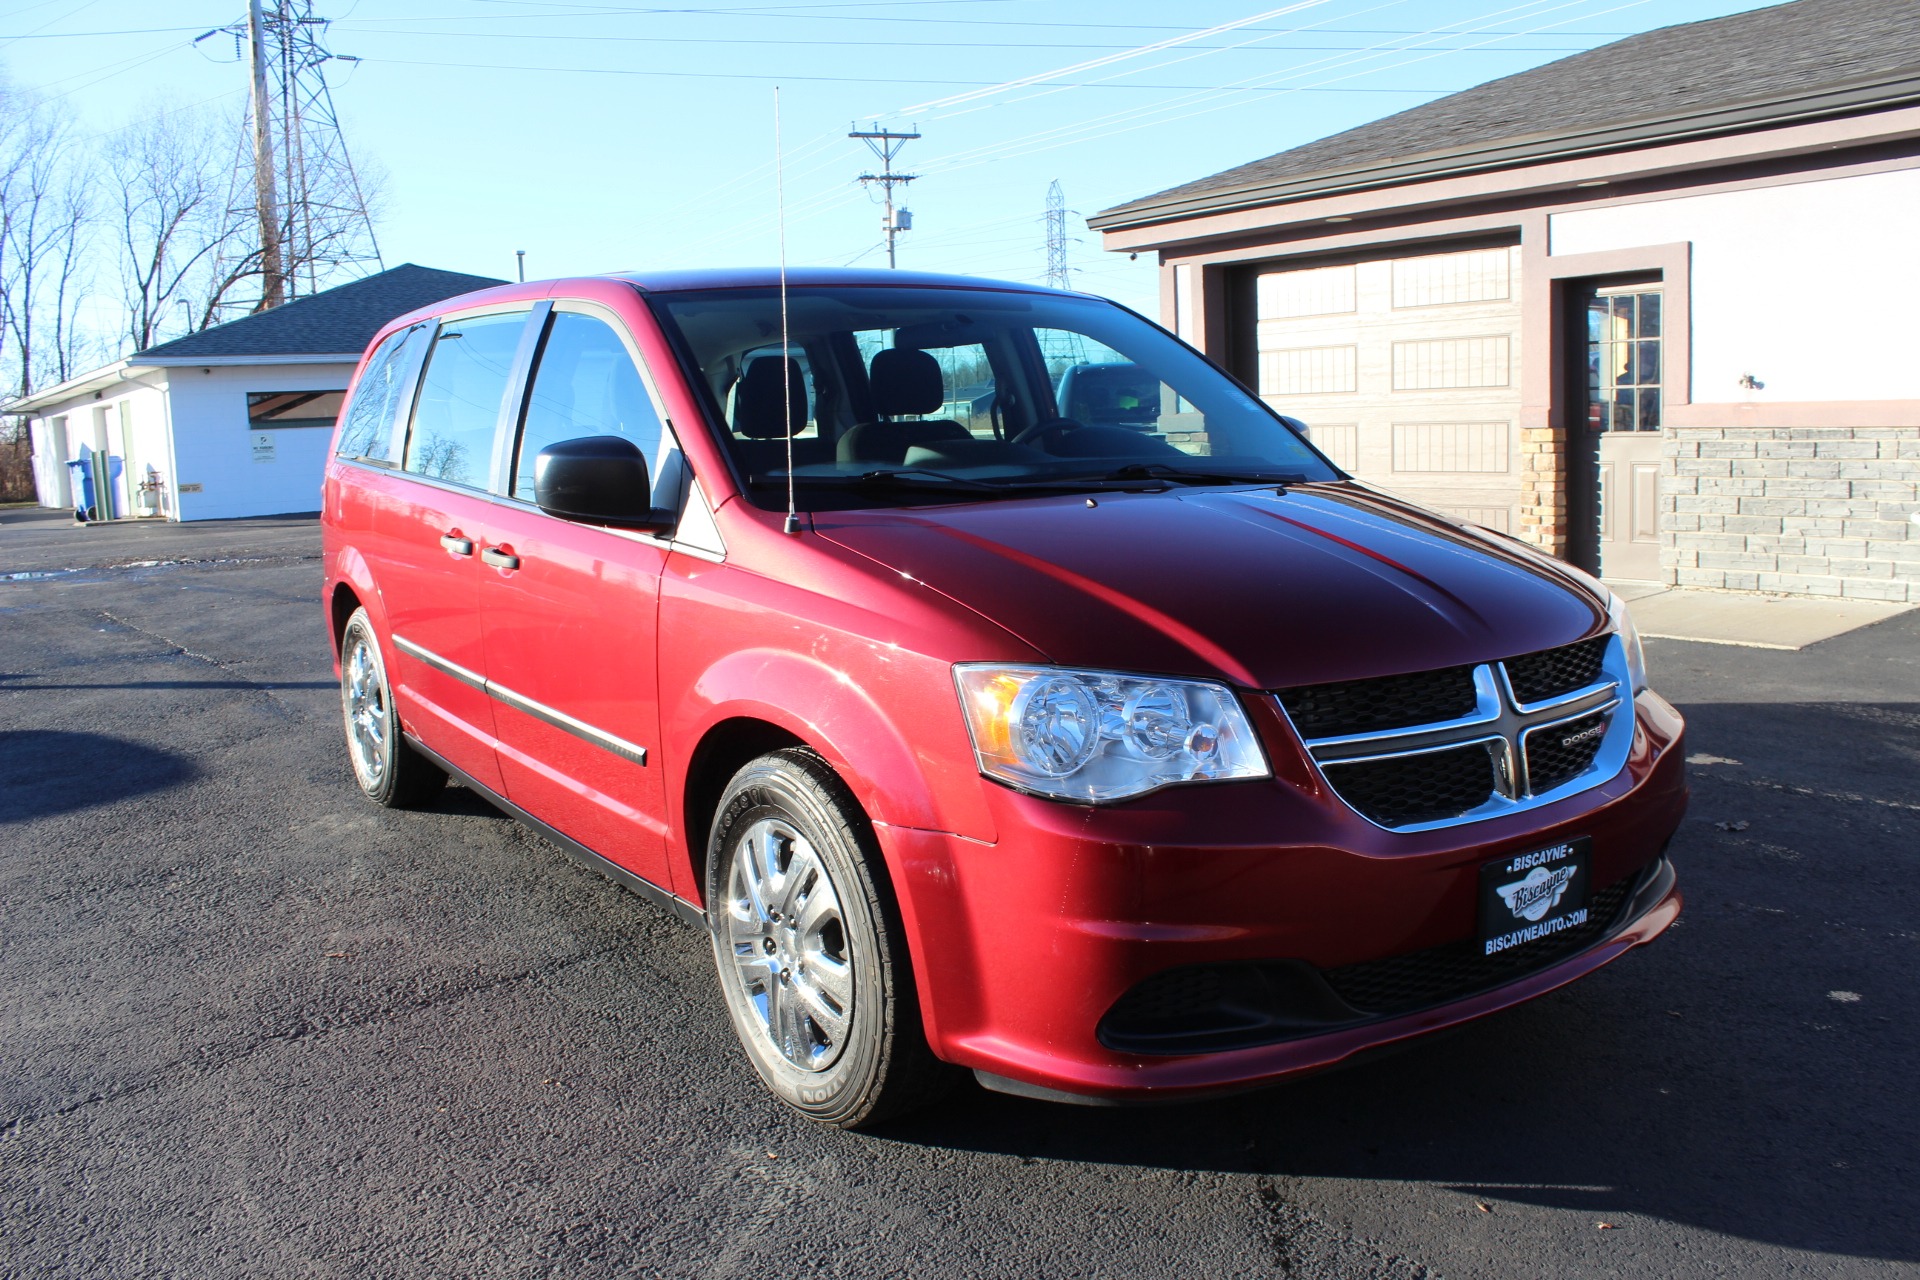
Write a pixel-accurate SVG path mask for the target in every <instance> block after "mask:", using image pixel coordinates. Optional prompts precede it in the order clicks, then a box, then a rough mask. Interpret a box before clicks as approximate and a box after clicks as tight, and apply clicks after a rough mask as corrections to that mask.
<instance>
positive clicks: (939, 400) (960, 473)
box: [651, 285, 1340, 510]
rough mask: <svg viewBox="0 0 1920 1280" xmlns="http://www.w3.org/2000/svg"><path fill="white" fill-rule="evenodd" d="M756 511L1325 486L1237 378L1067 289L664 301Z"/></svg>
mask: <svg viewBox="0 0 1920 1280" xmlns="http://www.w3.org/2000/svg"><path fill="white" fill-rule="evenodd" d="M651 301H652V302H653V305H654V307H655V311H656V314H658V315H659V317H660V320H661V323H662V324H663V325H664V326H665V327H666V328H667V330H668V333H669V336H670V338H671V339H672V340H673V341H674V342H675V344H676V346H677V347H678V348H679V350H680V353H681V357H682V359H683V360H684V361H686V362H687V363H688V364H689V365H690V366H691V368H690V369H689V373H690V375H691V378H692V380H693V381H694V383H695V384H696V385H698V386H700V387H702V388H703V389H704V390H705V392H706V394H707V396H708V397H709V405H708V411H709V414H710V415H711V417H712V418H713V419H714V422H715V424H716V435H717V436H718V437H719V438H720V439H721V440H722V441H723V442H724V443H725V445H726V447H727V449H728V451H729V453H730V454H731V455H732V458H733V462H734V466H735V468H736V470H737V471H738V473H739V475H740V477H741V479H742V481H743V482H744V484H745V485H746V490H747V497H748V499H749V501H751V502H753V503H754V504H755V505H756V506H760V507H764V508H767V509H770V510H778V509H782V508H784V507H785V505H786V501H787V496H786V495H787V487H788V476H789V466H791V475H792V481H793V489H794V492H795V500H796V502H797V504H798V505H799V507H800V508H801V509H802V510H832V509H844V508H848V507H860V506H891V505H904V504H910V503H924V502H929V501H933V502H950V501H955V500H967V501H976V500H979V499H982V498H992V497H1009V496H1021V495H1031V494H1032V493H1033V492H1035V491H1044V490H1062V489H1065V490H1078V489H1088V490H1095V489H1101V488H1138V487H1168V486H1175V485H1202V484H1237V483H1248V484H1252V483H1275V482H1277V483H1286V482H1289V481H1307V480H1332V479H1337V478H1338V477H1339V474H1340V473H1339V472H1338V471H1336V470H1335V469H1334V468H1333V466H1332V465H1331V464H1329V463H1328V462H1327V461H1326V460H1325V459H1324V458H1322V457H1321V456H1320V455H1319V454H1318V453H1317V452H1315V451H1314V450H1313V448H1312V447H1310V446H1309V445H1308V444H1307V443H1306V442H1305V441H1304V440H1303V439H1302V438H1301V437H1300V435H1299V434H1297V433H1296V432H1295V431H1294V430H1292V429H1291V428H1289V427H1288V426H1287V425H1286V424H1285V423H1284V422H1282V421H1281V420H1280V418H1279V417H1278V416H1277V415H1276V414H1275V413H1274V412H1273V411H1272V410H1270V409H1268V408H1267V406H1266V405H1264V404H1262V403H1261V402H1260V401H1259V400H1258V399H1256V398H1255V397H1253V396H1251V395H1249V394H1248V393H1247V392H1246V391H1244V390H1242V389H1241V388H1240V387H1239V386H1238V385H1237V384H1236V383H1235V382H1234V381H1233V380H1232V379H1230V378H1228V377H1226V376H1225V375H1224V374H1222V373H1221V372H1220V371H1219V370H1218V369H1216V368H1214V367H1213V366H1212V365H1210V364H1208V363H1207V362H1206V361H1205V360H1204V359H1202V358H1201V357H1200V356H1198V355H1196V354H1195V353H1194V352H1193V351H1191V350H1189V349H1188V348H1187V347H1185V346H1183V345H1182V344H1181V343H1179V342H1178V341H1176V340H1174V339H1173V338H1172V337H1170V336H1168V335H1167V334H1166V333H1165V332H1163V331H1162V330H1160V329H1158V328H1156V327H1154V326H1153V325H1151V324H1148V323H1147V322H1146V321H1144V320H1142V319H1141V318H1140V317H1138V316H1136V315H1134V314H1133V313H1132V312H1130V311H1127V310H1125V309H1124V308H1122V307H1119V306H1116V305H1114V304H1112V303H1108V302H1102V301H1099V300H1097V299H1092V298H1083V297H1074V296H1071V295H1065V294H1045V293H1021V292H1014V291H1011V290H1006V291H997V290H991V289H968V288H927V287H905V288H896V287H892V286H864V285H843V286H819V285H805V286H792V287H790V288H789V289H788V292H787V325H786V333H787V341H786V343H785V344H784V345H783V344H782V342H781V322H780V293H779V290H778V289H775V288H750V289H715V290H706V291H700V292H686V293H662V294H656V295H653V297H652V298H651Z"/></svg>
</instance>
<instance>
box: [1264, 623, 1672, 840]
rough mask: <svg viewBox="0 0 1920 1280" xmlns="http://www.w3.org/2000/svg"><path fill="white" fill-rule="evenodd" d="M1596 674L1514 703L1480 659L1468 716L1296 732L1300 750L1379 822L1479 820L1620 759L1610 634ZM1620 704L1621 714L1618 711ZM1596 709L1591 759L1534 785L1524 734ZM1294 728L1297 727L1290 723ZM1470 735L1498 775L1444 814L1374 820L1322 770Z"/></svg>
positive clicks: (1619, 679) (1622, 684)
mask: <svg viewBox="0 0 1920 1280" xmlns="http://www.w3.org/2000/svg"><path fill="white" fill-rule="evenodd" d="M1600 675H1601V677H1602V678H1601V679H1599V680H1597V681H1595V682H1594V683H1593V684H1590V685H1588V686H1587V687H1585V688H1583V689H1574V690H1571V691H1569V692H1567V693H1564V694H1560V695H1558V696H1556V697H1553V698H1548V699H1546V700H1544V701H1541V702H1535V703H1521V702H1520V701H1519V700H1518V699H1517V698H1516V697H1515V695H1514V692H1513V685H1512V682H1511V681H1510V680H1509V679H1508V676H1507V671H1506V665H1505V662H1504V661H1502V662H1485V663H1480V664H1478V665H1477V666H1475V667H1474V670H1473V684H1474V694H1475V702H1476V705H1475V708H1474V713H1473V714H1472V715H1471V716H1464V717H1461V718H1459V719H1455V720H1446V721H1440V722H1436V723H1433V724H1420V725H1408V726H1406V727H1404V728H1396V729H1390V730H1383V731H1381V732H1377V733H1361V734H1348V735H1344V736H1339V737H1326V738H1307V737H1304V736H1302V738H1301V741H1302V742H1303V743H1304V744H1305V745H1306V748H1307V753H1308V755H1309V756H1310V757H1311V758H1312V760H1313V762H1314V765H1315V768H1316V770H1317V771H1318V772H1319V773H1320V780H1321V781H1322V782H1323V783H1325V784H1326V786H1327V788H1328V790H1330V791H1331V792H1332V793H1333V794H1334V795H1336V796H1340V799H1341V802H1342V803H1344V804H1346V805H1347V807H1348V808H1350V809H1352V810H1353V811H1354V812H1355V813H1356V814H1359V816H1360V817H1362V818H1365V819H1366V820H1367V821H1368V822H1371V823H1373V825H1375V826H1377V827H1380V828H1382V829H1383V830H1387V831H1398V832H1415V831H1432V830H1437V829H1440V828H1444V827H1456V826H1461V825H1463V824H1465V823H1469V822H1483V821H1485V820H1486V819H1488V818H1498V817H1504V816H1506V815H1507V814H1511V813H1523V812H1525V811H1527V810H1529V809H1536V808H1539V807H1541V806H1542V805H1548V804H1553V803H1556V802H1557V801H1560V800H1564V799H1566V798H1567V797H1569V796H1573V795H1578V794H1579V793H1580V792H1582V791H1586V790H1588V789H1590V788H1592V787H1596V786H1599V785H1600V784H1601V783H1603V782H1605V781H1607V780H1608V779H1609V778H1612V777H1613V776H1614V775H1616V774H1618V773H1619V772H1620V770H1621V769H1623V768H1625V767H1626V762H1627V754H1628V752H1629V750H1630V749H1631V748H1632V745H1633V734H1634V716H1633V704H1632V699H1631V697H1630V696H1625V695H1624V694H1623V692H1622V691H1623V690H1627V689H1629V688H1630V687H1631V686H1630V685H1629V683H1628V673H1627V663H1626V650H1625V647H1624V646H1623V644H1622V642H1621V640H1620V637H1619V636H1618V635H1614V636H1610V637H1609V638H1608V640H1607V646H1606V652H1605V656H1604V657H1603V658H1602V660H1601V664H1600ZM1274 701H1275V703H1276V704H1277V705H1278V706H1279V707H1280V714H1281V715H1282V716H1285V717H1287V723H1288V724H1289V725H1292V724H1293V720H1292V717H1291V716H1289V715H1288V713H1287V709H1286V704H1285V702H1284V700H1283V699H1281V698H1280V697H1279V695H1278V694H1276V695H1274ZM1623 707H1624V708H1625V714H1620V710H1621V708H1623ZM1596 713H1598V714H1603V715H1606V716H1607V717H1608V719H1607V721H1606V725H1607V728H1606V733H1605V735H1604V736H1603V737H1602V739H1601V742H1600V748H1599V750H1598V751H1597V752H1595V754H1594V758H1593V763H1592V764H1591V765H1590V766H1589V767H1588V768H1587V769H1585V770H1584V771H1582V772H1581V773H1579V774H1577V775H1575V776H1574V777H1572V778H1569V779H1567V780H1566V781H1565V782H1562V783H1560V784H1558V785H1556V786H1553V787H1551V788H1549V789H1547V790H1545V791H1540V792H1535V791H1534V790H1533V789H1532V787H1531V786H1530V784H1529V779H1528V776H1527V753H1526V740H1527V738H1528V736H1529V735H1531V734H1533V733H1535V732H1537V731H1540V730H1545V729H1551V728H1555V727H1557V726H1559V725H1563V724H1567V723H1569V722H1571V721H1575V720H1579V719H1581V718H1583V717H1586V716H1591V715H1594V714H1596ZM1295 732H1296V733H1298V729H1297V728H1296V729H1295ZM1476 743H1491V744H1497V745H1496V746H1494V748H1493V751H1494V757H1495V766H1496V767H1495V774H1496V777H1497V779H1498V781H1497V783H1496V787H1495V789H1494V791H1493V792H1492V793H1491V794H1489V795H1488V797H1487V799H1486V801H1485V802H1484V803H1483V804H1480V805H1478V806H1476V807H1474V808H1472V809H1470V810H1467V811H1466V812H1463V813H1460V814H1457V815H1455V816H1453V817H1450V818H1438V819H1434V820H1432V821H1427V822H1415V823H1407V824H1395V825H1389V824H1387V823H1383V822H1379V821H1377V820H1376V819H1374V818H1373V817H1371V816H1370V815H1368V814H1367V813H1366V812H1364V811H1363V810H1361V809H1360V808H1359V807H1358V806H1357V805H1355V804H1353V803H1352V802H1350V801H1348V800H1347V798H1346V797H1345V796H1344V795H1342V794H1341V791H1340V787H1339V786H1338V785H1337V784H1336V783H1335V782H1334V781H1333V779H1331V778H1330V777H1328V776H1327V774H1326V772H1325V769H1326V767H1327V766H1334V765H1354V764H1365V763H1368V762H1370V761H1376V760H1392V759H1395V758H1398V757H1403V756H1408V755H1417V754H1420V753H1423V752H1429V751H1443V750H1447V749H1450V748H1455V747H1463V746H1468V745H1472V744H1476Z"/></svg>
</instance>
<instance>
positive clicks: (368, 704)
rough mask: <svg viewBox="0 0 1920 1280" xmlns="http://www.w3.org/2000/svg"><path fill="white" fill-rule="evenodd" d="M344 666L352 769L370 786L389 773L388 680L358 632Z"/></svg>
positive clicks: (368, 641)
mask: <svg viewBox="0 0 1920 1280" xmlns="http://www.w3.org/2000/svg"><path fill="white" fill-rule="evenodd" d="M340 665H341V673H340V674H341V685H342V688H341V693H342V695H343V696H342V701H343V702H344V703H345V704H346V715H347V747H348V749H349V750H351V751H352V752H353V768H354V771H355V772H356V773H358V774H359V775H360V781H361V783H362V784H363V785H364V786H366V787H368V788H375V787H378V786H379V785H380V780H381V779H382V778H383V777H385V776H386V772H387V763H388V756H389V751H390V747H389V744H388V741H387V699H386V682H385V681H384V680H382V679H381V675H380V665H379V662H378V661H377V660H376V659H375V657H374V655H373V645H372V642H371V641H370V640H368V638H367V637H366V636H365V635H364V634H355V635H354V637H353V643H352V644H351V645H350V646H349V648H348V650H347V656H346V658H345V660H344V661H342V663H341V664H340Z"/></svg>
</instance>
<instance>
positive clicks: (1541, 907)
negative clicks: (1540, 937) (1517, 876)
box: [1494, 867, 1573, 920]
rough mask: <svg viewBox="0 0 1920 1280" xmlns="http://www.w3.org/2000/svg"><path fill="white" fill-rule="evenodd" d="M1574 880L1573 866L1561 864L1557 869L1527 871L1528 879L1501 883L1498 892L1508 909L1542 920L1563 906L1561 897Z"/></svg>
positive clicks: (1537, 868) (1526, 916) (1524, 918)
mask: <svg viewBox="0 0 1920 1280" xmlns="http://www.w3.org/2000/svg"><path fill="white" fill-rule="evenodd" d="M1572 879H1573V868H1572V867H1561V868H1560V869H1558V870H1557V871H1549V870H1547V869H1546V868H1545V867H1535V868H1534V869H1533V870H1531V871H1529V872H1527V875H1526V879H1524V880H1516V881H1514V882H1513V883H1512V884H1508V885H1501V886H1500V887H1499V888H1497V889H1495V890H1494V892H1495V893H1497V894H1499V895H1500V900H1501V901H1502V902H1504V903H1506V904H1507V910H1509V911H1511V912H1513V914H1514V915H1515V916H1516V917H1517V918H1519V919H1521V920H1539V919H1541V918H1543V917H1544V916H1545V915H1546V914H1547V912H1549V911H1551V910H1553V909H1554V908H1555V907H1557V906H1559V905H1560V898H1561V896H1562V895H1563V894H1565V893H1566V891H1567V884H1568V882H1570V881H1571V880H1572Z"/></svg>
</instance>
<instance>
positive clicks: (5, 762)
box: [0, 685, 200, 823]
mask: <svg viewBox="0 0 1920 1280" xmlns="http://www.w3.org/2000/svg"><path fill="white" fill-rule="evenodd" d="M194 687H195V688H198V687H200V686H198V685H196V686H194ZM199 776H200V770H199V768H198V767H197V766H196V765H195V764H194V763H193V761H192V760H190V759H188V758H187V757H186V756H183V755H177V754H175V753H174V752H171V751H167V750H165V749H164V748H160V747H152V746H148V745H147V744H145V743H142V742H134V741H131V740H129V739H126V738H116V737H112V736H110V735H108V734H104V733H84V732H78V731H68V730H59V729H14V730H0V823H8V822H27V821H30V820H32V819H35V818H45V817H51V816H53V815H55V814H61V813H72V812H75V811H77V810H81V809H93V808H98V807H101V806H104V805H113V804H119V803H120V802H121V801H123V800H127V799H130V798H132V797H134V796H141V795H148V794H151V793H152V792H155V791H165V790H168V789H170V788H173V787H178V786H182V785H184V784H186V783H188V782H191V781H193V780H194V779H195V778H197V777H199Z"/></svg>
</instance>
